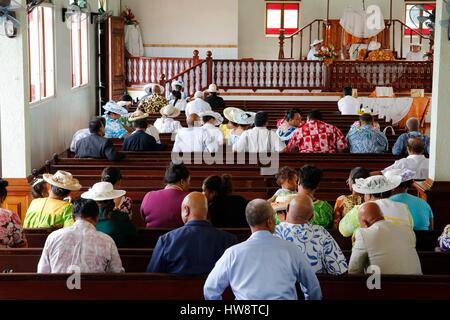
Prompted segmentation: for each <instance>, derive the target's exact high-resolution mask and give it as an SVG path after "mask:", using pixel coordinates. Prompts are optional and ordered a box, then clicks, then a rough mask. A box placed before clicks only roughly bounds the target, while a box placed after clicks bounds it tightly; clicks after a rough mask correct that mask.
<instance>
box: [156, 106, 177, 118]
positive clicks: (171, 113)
mask: <svg viewBox="0 0 450 320" xmlns="http://www.w3.org/2000/svg"><path fill="white" fill-rule="evenodd" d="M159 112H160V113H161V115H162V116H163V117H167V118H176V117H178V116H179V115H180V113H181V111H180V109H178V108H175V107H174V106H173V105H171V104H168V105H167V106H165V107H164V108H162V109H161V110H160V111H159Z"/></svg>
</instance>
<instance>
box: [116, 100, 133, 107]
mask: <svg viewBox="0 0 450 320" xmlns="http://www.w3.org/2000/svg"><path fill="white" fill-rule="evenodd" d="M131 103H132V102H131V101H119V102H117V103H116V104H117V105H118V106H119V107H122V108H127V107H129V106H131Z"/></svg>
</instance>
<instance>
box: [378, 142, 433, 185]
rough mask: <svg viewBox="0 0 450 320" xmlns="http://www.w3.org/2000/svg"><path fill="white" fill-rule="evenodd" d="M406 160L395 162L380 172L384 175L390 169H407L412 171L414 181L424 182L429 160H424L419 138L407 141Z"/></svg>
mask: <svg viewBox="0 0 450 320" xmlns="http://www.w3.org/2000/svg"><path fill="white" fill-rule="evenodd" d="M407 150H408V154H409V156H408V157H407V158H403V159H400V160H398V161H395V163H394V164H393V165H392V166H390V167H387V168H386V169H384V170H383V171H382V173H383V174H384V173H385V172H387V171H390V170H392V169H408V170H411V171H414V172H415V173H416V175H415V176H414V180H425V179H427V178H428V176H429V174H428V173H429V167H430V160H429V159H427V158H425V155H424V153H425V142H424V141H423V140H422V139H421V138H420V137H417V138H409V139H408V147H407Z"/></svg>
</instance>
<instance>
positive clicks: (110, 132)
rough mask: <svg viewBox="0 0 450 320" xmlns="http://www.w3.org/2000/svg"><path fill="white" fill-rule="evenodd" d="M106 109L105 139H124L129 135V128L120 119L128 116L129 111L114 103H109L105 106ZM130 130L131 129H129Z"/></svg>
mask: <svg viewBox="0 0 450 320" xmlns="http://www.w3.org/2000/svg"><path fill="white" fill-rule="evenodd" d="M103 109H105V116H104V117H105V119H106V125H105V138H110V139H123V138H125V137H126V136H127V135H128V134H129V131H128V130H127V128H126V127H125V126H124V125H123V124H122V123H121V122H120V118H122V117H125V116H127V115H128V110H127V109H125V108H124V107H123V106H121V105H118V104H117V103H115V102H114V101H109V102H108V103H107V104H106V105H104V106H103ZM128 129H129V128H128Z"/></svg>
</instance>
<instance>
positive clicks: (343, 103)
mask: <svg viewBox="0 0 450 320" xmlns="http://www.w3.org/2000/svg"><path fill="white" fill-rule="evenodd" d="M338 107H339V111H340V112H341V114H342V115H352V116H355V115H357V114H358V113H359V110H360V108H361V104H360V103H359V101H358V99H356V98H354V97H353V89H352V88H350V87H345V88H344V97H343V98H342V99H341V100H339V101H338Z"/></svg>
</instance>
